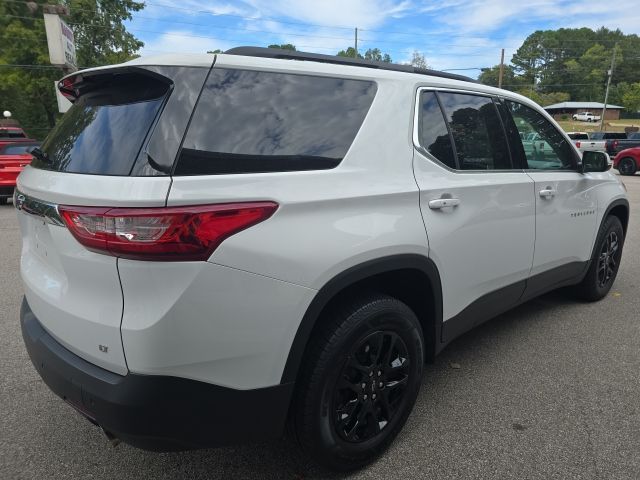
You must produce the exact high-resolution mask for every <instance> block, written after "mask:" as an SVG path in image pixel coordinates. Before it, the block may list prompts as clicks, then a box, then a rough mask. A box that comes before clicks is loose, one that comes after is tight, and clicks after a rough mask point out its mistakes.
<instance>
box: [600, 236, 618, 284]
mask: <svg viewBox="0 0 640 480" xmlns="http://www.w3.org/2000/svg"><path fill="white" fill-rule="evenodd" d="M618 250H620V241H619V239H618V234H617V233H616V232H615V231H611V232H609V234H608V235H607V237H606V239H605V241H604V244H603V245H602V248H601V250H600V257H599V258H598V286H600V288H604V287H606V286H607V284H608V283H609V282H611V280H612V279H613V278H614V277H615V274H616V272H617V271H618Z"/></svg>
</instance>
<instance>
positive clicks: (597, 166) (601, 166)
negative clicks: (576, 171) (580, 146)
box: [580, 151, 611, 173]
mask: <svg viewBox="0 0 640 480" xmlns="http://www.w3.org/2000/svg"><path fill="white" fill-rule="evenodd" d="M610 168H611V165H610V164H609V155H607V154H606V153H605V152H596V151H586V152H584V153H583V154H582V162H581V163H580V173H588V172H606V171H607V170H609V169H610Z"/></svg>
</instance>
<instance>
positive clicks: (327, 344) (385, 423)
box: [294, 295, 424, 471]
mask: <svg viewBox="0 0 640 480" xmlns="http://www.w3.org/2000/svg"><path fill="white" fill-rule="evenodd" d="M321 321H323V322H324V323H325V327H324V328H323V330H322V331H321V332H318V333H317V334H315V335H314V336H315V343H314V344H313V345H312V347H311V349H310V351H309V355H308V358H307V360H306V363H305V365H304V367H303V369H304V370H303V372H302V375H301V382H300V384H299V385H298V393H297V396H296V407H295V413H294V423H295V432H296V435H297V437H298V440H299V442H300V443H301V445H302V447H303V448H304V449H305V450H306V451H307V452H308V453H309V454H310V455H311V456H312V457H314V458H315V459H316V460H317V461H318V462H319V463H320V464H322V465H323V466H325V467H328V468H331V469H334V470H342V471H346V470H353V469H356V468H360V467H362V466H364V465H366V464H367V463H369V462H371V461H373V460H374V459H375V458H376V457H377V456H378V455H380V454H381V453H382V452H383V451H384V450H385V449H386V448H387V447H388V446H389V444H390V443H391V442H392V441H393V439H394V438H395V437H396V435H397V434H398V432H399V431H400V430H401V429H402V426H403V425H404V423H405V421H406V420H407V417H408V416H409V413H410V412H411V409H412V408H413V404H414V403H415V400H416V397H417V395H418V390H419V388H420V381H421V376H422V367H423V360H424V348H423V339H422V331H421V328H420V323H419V322H418V319H417V318H416V316H415V314H414V313H413V311H412V310H411V309H410V308H409V307H407V306H406V305H405V304H404V303H402V302H400V301H399V300H397V299H395V298H392V297H389V296H386V295H372V296H367V297H363V298H360V299H359V300H357V301H354V302H350V303H348V304H345V305H343V306H342V308H339V309H337V310H334V311H333V312H332V313H330V314H329V315H327V316H326V317H325V318H323V319H321Z"/></svg>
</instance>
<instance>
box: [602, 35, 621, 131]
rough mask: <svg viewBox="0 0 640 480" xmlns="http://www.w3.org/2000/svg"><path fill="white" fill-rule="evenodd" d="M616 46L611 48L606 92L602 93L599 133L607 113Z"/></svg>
mask: <svg viewBox="0 0 640 480" xmlns="http://www.w3.org/2000/svg"><path fill="white" fill-rule="evenodd" d="M617 51H618V44H617V43H616V46H615V47H613V55H612V56H611V68H610V69H609V72H608V74H609V79H608V80H607V90H606V91H605V93H604V105H603V106H602V114H601V115H600V131H602V130H603V129H604V116H605V114H606V113H607V100H609V87H610V86H611V77H612V76H613V67H615V65H616V52H617Z"/></svg>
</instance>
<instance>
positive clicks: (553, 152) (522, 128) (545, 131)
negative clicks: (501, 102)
mask: <svg viewBox="0 0 640 480" xmlns="http://www.w3.org/2000/svg"><path fill="white" fill-rule="evenodd" d="M505 105H506V107H507V109H508V110H509V112H510V113H511V116H512V118H513V121H514V123H515V126H516V128H517V129H518V132H519V134H520V141H519V142H517V145H514V148H519V149H522V150H523V152H522V153H523V155H524V157H525V158H526V162H527V167H526V168H529V169H532V170H575V168H576V165H577V159H576V154H575V152H574V150H573V147H572V146H571V145H570V143H569V141H567V139H566V138H565V137H564V135H562V134H561V133H560V132H559V131H558V129H556V128H555V127H554V126H553V125H552V124H551V122H549V120H547V119H546V118H545V117H544V116H543V115H542V114H540V113H539V112H536V111H535V110H534V109H532V108H530V107H527V106H525V105H522V104H521V103H518V102H513V101H511V100H506V101H505Z"/></svg>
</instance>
